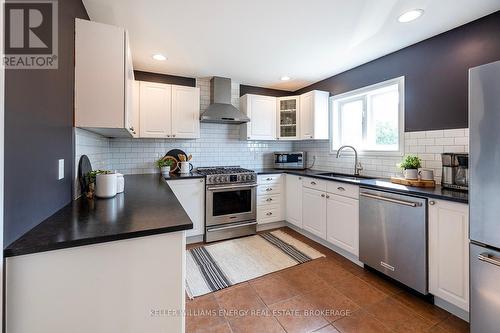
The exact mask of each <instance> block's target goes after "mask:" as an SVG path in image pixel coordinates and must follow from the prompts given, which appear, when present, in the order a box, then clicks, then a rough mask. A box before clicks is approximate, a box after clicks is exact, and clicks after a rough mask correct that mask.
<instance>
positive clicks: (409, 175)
mask: <svg viewBox="0 0 500 333" xmlns="http://www.w3.org/2000/svg"><path fill="white" fill-rule="evenodd" d="M403 176H404V177H405V179H418V169H406V170H404V171H403Z"/></svg>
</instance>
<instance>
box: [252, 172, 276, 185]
mask: <svg viewBox="0 0 500 333" xmlns="http://www.w3.org/2000/svg"><path fill="white" fill-rule="evenodd" d="M257 182H258V184H266V185H268V184H276V183H279V182H281V174H280V173H278V174H270V175H258V176H257Z"/></svg>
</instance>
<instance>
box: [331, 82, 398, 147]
mask: <svg viewBox="0 0 500 333" xmlns="http://www.w3.org/2000/svg"><path fill="white" fill-rule="evenodd" d="M330 99H331V104H332V107H331V112H332V114H331V117H330V122H331V124H330V125H331V131H330V150H331V152H336V150H337V149H338V148H339V147H340V146H343V145H351V146H354V147H355V148H356V149H357V150H359V151H360V152H364V153H367V154H369V153H373V154H376V153H384V154H397V155H400V154H402V153H403V146H404V144H403V139H404V133H403V131H404V129H403V126H404V125H403V124H404V121H403V119H404V77H400V78H396V79H392V80H389V81H385V82H381V83H377V84H374V85H371V86H368V87H364V88H361V89H357V90H355V91H351V92H347V93H344V94H340V95H336V96H332V97H331V98H330Z"/></svg>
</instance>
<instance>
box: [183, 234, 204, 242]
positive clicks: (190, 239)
mask: <svg viewBox="0 0 500 333" xmlns="http://www.w3.org/2000/svg"><path fill="white" fill-rule="evenodd" d="M194 243H203V235H197V236H190V237H186V244H194Z"/></svg>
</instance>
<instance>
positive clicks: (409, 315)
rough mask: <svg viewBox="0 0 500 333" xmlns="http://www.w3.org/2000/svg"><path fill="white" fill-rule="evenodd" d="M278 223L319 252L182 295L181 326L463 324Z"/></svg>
mask: <svg viewBox="0 0 500 333" xmlns="http://www.w3.org/2000/svg"><path fill="white" fill-rule="evenodd" d="M283 230H284V231H286V232H288V233H290V234H291V235H293V236H294V237H295V238H297V239H300V240H302V241H303V242H305V243H307V244H309V245H310V246H312V247H314V248H316V249H317V250H319V251H321V252H322V253H323V254H325V255H326V258H320V259H316V260H313V261H311V262H308V263H305V264H302V265H297V266H295V267H291V268H288V269H285V270H282V271H278V272H275V273H272V274H269V275H266V276H263V277H260V278H257V279H254V280H250V281H248V282H245V283H241V284H238V285H235V286H232V287H230V288H227V289H224V290H220V291H218V292H215V293H211V294H208V295H204V296H201V297H197V298H195V299H194V300H188V301H187V310H188V311H191V313H192V314H195V315H192V316H187V317H186V330H187V332H188V333H193V332H218V333H225V332H228V333H231V332H233V333H240V332H249V333H254V332H255V333H260V332H266V333H267V332H289V333H292V332H321V333H330V332H356V333H370V332H402V333H403V332H404V333H407V332H436V333H441V332H443V333H444V332H448V333H453V332H460V333H461V332H469V325H468V324H467V323H466V322H464V321H463V320H461V319H459V318H457V317H455V316H453V315H451V314H449V313H447V312H446V311H444V310H442V309H440V308H438V307H436V306H434V305H432V304H430V303H428V302H427V301H425V300H423V299H421V298H420V297H417V296H415V295H413V294H411V293H409V292H408V291H407V290H405V289H403V288H402V287H400V286H399V285H396V284H395V283H393V282H391V281H389V280H387V279H385V278H384V277H381V276H380V275H378V274H375V273H373V272H371V271H368V270H365V269H363V268H361V267H359V266H357V265H355V264H353V263H351V262H350V261H349V260H347V259H345V258H343V257H341V256H340V255H338V254H336V253H335V252H333V251H331V250H329V249H327V248H325V247H323V246H321V245H319V244H318V243H315V242H313V241H311V240H309V239H308V238H306V237H304V236H302V235H300V234H298V233H296V232H295V231H293V230H291V229H289V228H284V229H283ZM194 246H197V245H194ZM194 246H193V245H191V246H189V247H190V248H191V247H194ZM306 312H308V313H307V315H306Z"/></svg>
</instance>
